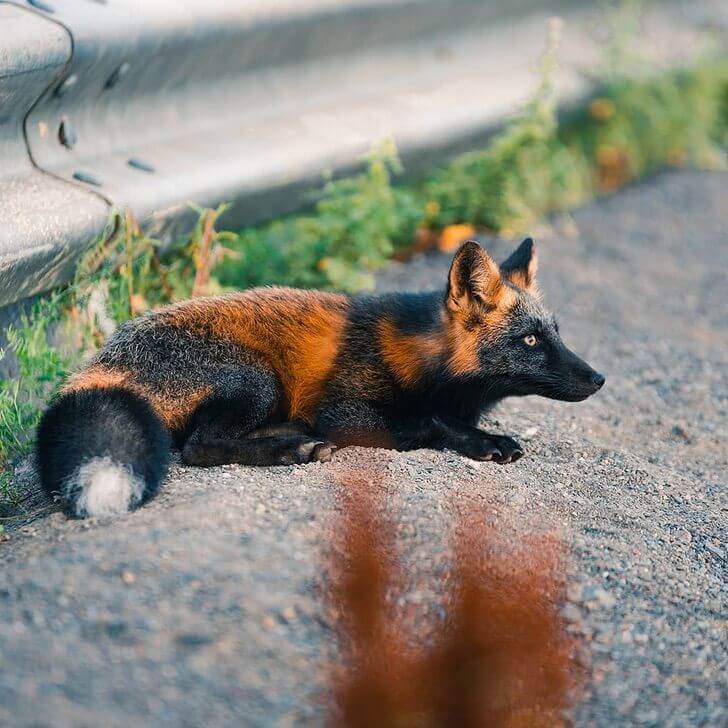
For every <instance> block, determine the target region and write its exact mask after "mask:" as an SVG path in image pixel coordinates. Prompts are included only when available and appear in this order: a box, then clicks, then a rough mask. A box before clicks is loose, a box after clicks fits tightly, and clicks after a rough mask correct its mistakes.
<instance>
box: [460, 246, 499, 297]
mask: <svg viewBox="0 0 728 728" xmlns="http://www.w3.org/2000/svg"><path fill="white" fill-rule="evenodd" d="M502 287H503V281H502V279H501V274H500V271H499V270H498V265H497V264H496V262H495V261H494V260H493V258H491V257H490V255H488V253H486V252H485V250H483V248H481V247H480V245H478V243H476V242H475V241H474V240H469V241H468V242H467V243H463V245H462V246H460V249H459V250H458V252H457V253H455V257H454V258H453V261H452V265H451V266H450V275H449V277H448V287H447V305H448V307H449V308H451V309H454V310H456V309H462V308H464V307H466V306H468V305H469V304H474V303H480V304H484V305H487V306H490V305H495V303H496V300H497V298H498V292H499V290H500V289H501V288H502Z"/></svg>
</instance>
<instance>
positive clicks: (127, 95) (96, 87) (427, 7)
mask: <svg viewBox="0 0 728 728" xmlns="http://www.w3.org/2000/svg"><path fill="white" fill-rule="evenodd" d="M583 5H590V4H589V3H583V2H578V1H577V0H572V1H571V2H569V1H568V0H564V1H563V2H561V3H559V2H554V0H508V1H504V0H497V1H495V0H494V1H492V2H485V1H484V0H246V1H243V0H237V1H235V0H186V2H183V1H181V0H108V1H107V0H26V1H22V0H14V1H13V2H4V1H3V0H0V306H2V305H4V304H9V303H11V302H13V301H17V300H20V299H22V298H25V297H27V296H30V295H32V294H34V293H37V292H40V291H43V290H47V289H48V288H50V287H51V286H53V285H55V284H57V283H59V282H61V281H63V280H64V279H65V278H67V277H68V275H69V273H70V270H71V269H72V267H73V263H74V260H75V258H76V257H77V255H78V254H79V253H80V252H81V251H82V250H83V249H85V248H86V247H87V246H88V245H89V244H90V243H91V242H92V241H93V240H94V239H96V238H97V237H98V236H99V235H101V234H102V231H103V230H104V227H105V225H106V223H107V220H108V215H109V212H110V210H111V209H112V206H113V207H123V206H129V207H131V208H132V209H133V210H134V212H135V214H136V215H137V217H138V218H139V219H140V220H142V221H143V223H144V224H145V225H146V227H148V228H150V229H151V230H152V232H153V233H154V234H156V235H158V236H162V237H164V236H165V235H166V236H171V235H173V234H174V233H175V231H176V228H177V227H178V226H180V225H183V224H187V220H188V219H189V215H190V214H191V213H189V208H188V203H189V202H195V203H198V204H202V205H215V204H217V203H219V202H220V201H223V200H225V201H229V202H232V203H233V205H232V207H231V209H230V211H229V212H228V213H227V215H226V218H225V219H224V221H223V222H224V224H225V225H229V226H236V225H241V224H244V223H250V222H253V221H256V220H260V219H262V218H266V217H270V216H271V215H273V214H277V213H281V212H286V211H289V210H291V209H293V208H295V207H297V206H299V205H300V203H301V200H302V191H303V190H305V189H306V188H307V186H308V185H310V184H311V183H312V182H317V181H318V180H319V179H320V175H321V172H322V171H323V170H324V169H325V168H331V169H334V170H341V169H345V168H348V167H350V166H351V165H353V164H354V163H355V162H356V161H357V159H358V158H359V157H360V156H361V154H362V153H364V152H365V151H367V149H368V148H369V147H370V146H371V145H372V143H376V142H378V141H380V140H382V139H383V138H385V137H388V136H394V137H395V139H396V140H397V142H398V145H399V147H400V150H401V151H402V152H403V153H404V155H405V156H408V155H409V156H412V157H415V156H417V155H421V154H422V153H423V152H425V151H427V152H430V151H432V150H433V149H434V150H437V151H442V150H445V149H450V148H452V147H453V146H456V145H457V144H458V143H459V142H462V141H463V140H469V139H471V138H473V137H474V136H476V135H478V134H480V133H482V132H483V131H484V130H490V129H492V128H493V127H494V125H496V124H497V123H499V122H500V120H502V118H503V117H504V116H505V115H506V114H507V113H509V112H510V111H512V110H513V109H514V108H515V107H516V106H518V104H520V103H521V102H522V100H523V98H524V97H525V96H526V95H527V94H528V92H529V91H530V89H531V88H532V87H533V68H534V66H535V64H536V60H537V58H538V56H539V54H540V53H541V51H542V49H543V44H544V37H545V20H546V17H547V15H548V14H550V13H553V12H554V11H556V10H559V9H564V8H566V9H567V13H569V17H570V18H573V19H574V22H581V21H580V20H579V19H582V20H583V8H582V6H583ZM569 8H570V9H569ZM506 18H511V19H512V20H513V19H517V25H513V23H511V25H510V26H508V27H506V26H504V25H503V24H502V23H503V21H504V20H505V19H506ZM504 28H505V30H504ZM565 50H566V57H567V58H571V64H570V71H569V72H567V73H565V74H564V75H563V78H562V91H563V93H564V95H565V96H566V97H568V96H569V95H571V96H575V95H579V94H581V93H584V92H585V89H586V88H587V83H586V81H585V79H584V78H583V77H582V76H581V75H580V74H579V72H578V65H579V64H580V63H584V62H586V60H587V59H588V58H589V57H590V56H591V57H593V56H594V48H593V45H590V44H589V43H588V42H586V41H584V40H579V39H578V38H577V39H575V40H574V42H573V43H572V46H571V47H570V48H566V49H565Z"/></svg>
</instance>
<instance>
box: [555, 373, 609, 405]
mask: <svg viewBox="0 0 728 728" xmlns="http://www.w3.org/2000/svg"><path fill="white" fill-rule="evenodd" d="M580 379H581V378H580ZM605 381H606V380H605V378H604V377H603V376H602V375H601V374H599V373H598V372H593V373H592V374H590V375H589V379H588V380H587V381H584V380H581V381H579V383H578V384H572V385H570V386H569V385H566V386H563V387H557V388H554V389H551V391H549V392H547V393H546V396H547V397H549V398H551V399H558V400H560V401H561V402H583V401H584V400H585V399H588V398H589V397H591V396H592V394H596V393H597V392H598V391H599V390H600V389H601V388H602V387H603V386H604V382H605Z"/></svg>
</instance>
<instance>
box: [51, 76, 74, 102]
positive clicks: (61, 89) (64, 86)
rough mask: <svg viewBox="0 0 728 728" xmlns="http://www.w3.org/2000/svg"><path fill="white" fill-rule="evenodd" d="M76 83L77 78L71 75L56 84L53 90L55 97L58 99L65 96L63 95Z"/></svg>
mask: <svg viewBox="0 0 728 728" xmlns="http://www.w3.org/2000/svg"><path fill="white" fill-rule="evenodd" d="M77 83H78V76H77V75H76V74H75V73H72V74H71V75H70V76H68V77H67V78H64V79H63V81H61V83H59V84H58V86H57V87H56V90H55V95H56V96H58V98H60V97H61V96H65V94H67V93H68V92H69V91H70V90H71V89H72V88H73V87H74V86H75V85H76V84H77Z"/></svg>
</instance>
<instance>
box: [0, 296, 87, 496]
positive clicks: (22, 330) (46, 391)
mask: <svg viewBox="0 0 728 728" xmlns="http://www.w3.org/2000/svg"><path fill="white" fill-rule="evenodd" d="M62 306H63V296H62V294H59V293H54V294H52V295H51V296H49V297H48V298H45V299H41V300H40V301H38V302H37V303H36V304H35V305H34V306H33V308H32V310H31V311H30V312H29V313H26V314H23V315H22V316H21V321H20V326H18V327H15V326H10V327H8V329H7V330H6V337H7V341H8V345H7V350H5V351H3V352H2V355H3V357H4V356H5V355H6V354H7V353H8V352H11V353H12V354H13V355H14V357H15V360H16V366H17V375H16V376H14V377H12V378H9V379H4V380H2V382H0V468H1V469H2V471H3V476H2V478H0V509H2V502H3V501H5V502H11V503H12V502H14V501H15V500H16V499H17V494H16V493H15V492H14V491H13V489H12V486H11V483H10V477H9V470H10V468H11V466H12V465H13V464H14V462H15V461H17V460H18V459H19V458H21V457H22V456H24V455H26V454H27V453H28V452H29V451H30V449H31V448H32V446H33V439H32V432H33V430H34V429H35V426H36V425H37V424H38V420H39V418H40V413H41V408H42V406H43V405H44V403H45V402H46V401H47V400H48V398H49V397H50V396H51V394H53V392H54V391H55V390H56V389H57V388H58V386H59V384H60V382H61V381H63V379H64V377H65V376H66V373H67V372H68V369H69V366H70V365H71V363H72V361H73V359H74V354H73V352H71V351H69V350H67V349H65V348H63V347H60V346H57V345H54V343H53V342H52V341H51V337H52V335H53V328H54V326H55V325H56V324H57V323H58V322H59V321H60V318H61V311H62Z"/></svg>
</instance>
